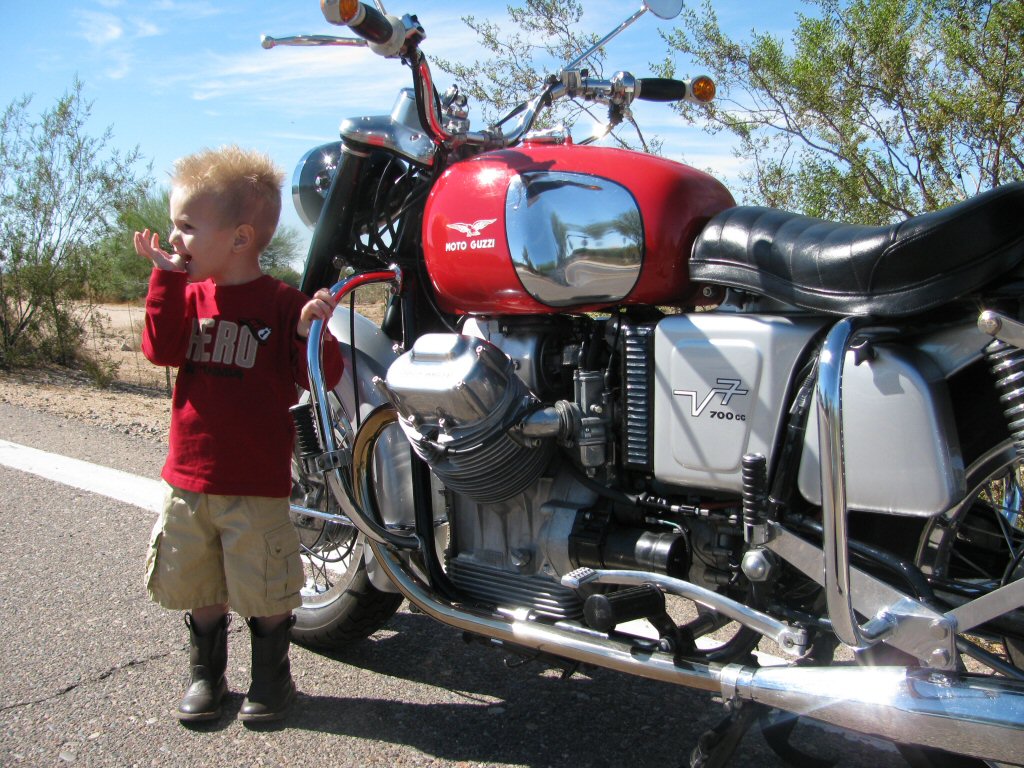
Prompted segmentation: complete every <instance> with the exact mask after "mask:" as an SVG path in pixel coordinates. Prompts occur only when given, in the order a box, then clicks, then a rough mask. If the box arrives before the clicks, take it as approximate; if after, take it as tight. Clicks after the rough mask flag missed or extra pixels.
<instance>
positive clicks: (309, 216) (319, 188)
mask: <svg viewBox="0 0 1024 768" xmlns="http://www.w3.org/2000/svg"><path fill="white" fill-rule="evenodd" d="M340 159H341V142H340V141H332V142H330V143H328V144H321V145H320V146H319V147H314V148H313V149H311V150H309V152H307V153H306V154H304V155H303V156H302V159H301V160H299V163H298V165H296V166H295V173H294V174H292V201H293V202H294V203H295V210H296V211H298V214H299V218H300V219H302V221H303V222H304V223H305V224H306V226H307V227H309V228H310V229H312V228H313V227H315V226H316V222H317V220H318V219H319V218H320V211H321V210H322V209H323V207H324V200H326V199H327V193H328V192H329V191H330V189H331V183H332V182H333V181H334V175H335V174H336V173H337V172H338V162H339V161H340Z"/></svg>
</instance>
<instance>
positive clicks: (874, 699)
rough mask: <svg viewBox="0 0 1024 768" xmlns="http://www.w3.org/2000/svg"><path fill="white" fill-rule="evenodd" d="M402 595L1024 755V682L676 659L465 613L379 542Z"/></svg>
mask: <svg viewBox="0 0 1024 768" xmlns="http://www.w3.org/2000/svg"><path fill="white" fill-rule="evenodd" d="M370 546H371V548H372V549H373V553H374V555H375V557H376V558H377V562H378V563H379V564H380V565H381V567H383V568H384V570H385V572H386V573H387V576H388V577H389V578H390V579H391V581H392V582H393V583H394V584H395V586H397V587H398V589H399V591H400V592H401V593H402V594H403V595H404V596H405V597H406V598H407V599H408V600H409V602H411V603H413V604H414V605H415V606H416V607H417V608H419V609H420V610H422V611H423V612H424V613H425V614H427V615H428V616H430V617H431V618H433V619H436V620H437V621H439V622H441V623H443V624H447V625H449V626H452V627H455V628H456V629H460V630H463V631H465V632H471V633H474V634H478V635H483V636H485V637H489V638H494V639H496V640H500V641H502V642H505V643H509V644H511V645H514V646H519V647H523V648H528V649H531V650H534V651H539V652H543V653H547V654H550V655H552V656H558V657H561V658H566V659H570V660H573V661H578V662H581V663H584V664H592V665H594V666H597V667H603V668H605V669H612V670H615V671H618V672H624V673H626V674H629V675H636V676H638V677H644V678H648V679H651V680H659V681H661V682H666V683H673V684H675V685H682V686H685V687H687V688H694V689H697V690H702V691H710V692H713V693H721V695H722V697H723V698H724V699H725V700H726V701H736V700H739V701H751V702H756V703H758V704H764V705H765V706H768V707H775V708H778V709H782V710H785V711H787V712H792V713H794V714H798V715H802V716H805V717H809V718H812V719H814V720H820V721H822V722H825V723H830V724H832V725H837V726H839V727H842V728H846V729H848V730H851V731H857V732H859V733H863V734H866V735H869V736H877V737H879V738H883V739H888V740H890V741H896V742H900V743H904V744H917V745H919V746H924V747H934V748H937V749H943V750H946V751H949V752H956V753H959V754H964V755H970V756H972V757H977V758H981V759H983V760H995V761H999V762H1009V763H1014V764H1016V763H1018V762H1020V761H1021V760H1022V759H1024V684H1021V683H1018V682H1016V681H1011V680H1006V679H1005V678H981V677H970V676H961V677H956V676H952V675H947V674H945V673H937V672H935V671H931V670H907V669H904V668H903V667H761V668H755V667H745V666H743V665H741V664H730V665H728V666H724V667H723V666H719V665H717V664H712V665H706V664H696V663H691V662H685V661H678V662H677V661H676V660H675V659H673V657H672V656H671V655H670V654H667V653H663V652H660V651H650V652H648V651H643V652H638V651H637V649H636V648H635V647H633V646H632V645H630V644H628V643H624V642H621V641H618V640H614V639H612V638H609V637H608V636H607V635H604V634H601V633H598V632H591V631H589V630H587V629H585V628H582V627H570V626H568V625H549V624H541V623H540V622H536V621H532V620H530V619H529V618H528V617H527V616H526V613H525V612H523V613H522V614H519V615H504V614H500V613H497V614H495V613H488V612H484V611H476V610H473V609H466V608H461V607H456V606H454V605H451V604H449V603H447V602H446V601H444V600H443V599H441V598H439V597H437V596H435V595H434V594H433V593H432V592H430V591H429V590H428V589H427V588H425V587H424V586H423V585H422V584H421V583H420V582H419V581H418V580H417V579H415V578H414V577H412V576H411V575H410V574H409V573H407V571H406V570H405V569H404V568H403V566H402V562H401V560H400V559H399V558H398V557H397V556H396V555H395V554H394V552H392V551H391V550H390V549H388V548H387V547H385V546H383V545H381V544H379V543H376V542H370Z"/></svg>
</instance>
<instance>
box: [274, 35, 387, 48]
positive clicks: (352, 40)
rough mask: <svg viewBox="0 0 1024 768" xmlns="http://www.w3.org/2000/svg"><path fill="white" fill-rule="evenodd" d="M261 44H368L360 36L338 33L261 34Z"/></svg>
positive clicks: (361, 46) (275, 45) (360, 45)
mask: <svg viewBox="0 0 1024 768" xmlns="http://www.w3.org/2000/svg"><path fill="white" fill-rule="evenodd" d="M260 45H262V46H263V47H264V48H276V47H277V46H279V45H293V46H314V45H345V46H351V47H359V48H365V47H366V46H367V42H366V41H365V40H363V39H362V38H360V37H337V36H336V35H290V36H288V37H271V36H270V35H261V36H260Z"/></svg>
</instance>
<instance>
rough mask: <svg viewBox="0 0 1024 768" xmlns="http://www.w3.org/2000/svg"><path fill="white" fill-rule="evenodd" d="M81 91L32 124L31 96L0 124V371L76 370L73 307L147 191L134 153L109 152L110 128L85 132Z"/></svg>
mask: <svg viewBox="0 0 1024 768" xmlns="http://www.w3.org/2000/svg"><path fill="white" fill-rule="evenodd" d="M82 87H83V86H82V83H81V82H80V81H78V80H77V79H76V80H75V82H74V83H73V84H72V86H71V88H70V90H69V91H68V92H67V93H65V94H64V95H63V96H62V97H61V98H59V99H58V100H57V101H56V103H55V104H54V105H53V107H51V108H50V109H47V110H45V111H43V112H42V113H41V114H40V115H38V117H35V116H33V115H32V114H31V113H30V106H31V97H30V96H25V97H22V98H20V99H16V100H15V101H13V102H12V103H11V104H9V105H8V106H7V108H6V109H5V110H4V112H3V115H2V117H0V365H10V364H11V363H12V362H15V361H17V360H19V359H23V358H25V357H27V356H30V355H31V354H32V353H42V354H44V355H46V356H48V357H50V358H52V359H53V360H55V361H56V362H59V363H62V364H70V363H72V362H73V361H74V359H75V357H76V353H77V351H78V349H79V346H80V340H81V336H82V334H83V333H84V326H83V322H84V319H83V315H82V313H80V312H77V311H76V309H75V306H74V305H73V304H72V300H74V299H80V298H83V297H84V296H86V289H87V286H88V277H89V269H90V267H91V265H92V264H93V261H94V253H95V251H94V248H95V246H96V245H97V244H98V243H101V242H102V241H103V240H104V238H106V237H108V236H109V235H110V234H111V233H112V232H113V231H115V230H116V227H117V224H118V216H119V215H120V214H121V213H122V212H123V211H125V210H126V209H127V208H129V207H130V206H131V205H132V202H133V201H135V200H138V199H139V198H140V197H142V196H143V193H144V191H145V189H146V187H147V184H148V181H147V180H146V177H139V176H138V175H137V173H136V170H135V168H136V165H137V164H138V163H139V161H140V153H139V150H138V148H135V149H133V150H131V151H129V152H126V153H121V152H118V151H115V150H112V149H110V148H109V144H110V141H111V137H112V131H111V129H110V128H107V129H106V131H104V132H103V133H102V134H100V135H99V136H90V135H89V134H88V133H87V123H88V120H89V115H90V111H91V104H90V103H88V102H86V101H85V100H84V99H83V96H82ZM147 172H148V169H147Z"/></svg>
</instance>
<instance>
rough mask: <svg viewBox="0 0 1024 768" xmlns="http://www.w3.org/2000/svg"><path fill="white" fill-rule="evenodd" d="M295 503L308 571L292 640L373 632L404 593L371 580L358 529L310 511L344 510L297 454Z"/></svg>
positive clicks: (346, 640) (353, 637) (334, 644)
mask: <svg viewBox="0 0 1024 768" xmlns="http://www.w3.org/2000/svg"><path fill="white" fill-rule="evenodd" d="M330 397H331V401H332V403H331V404H332V406H333V408H334V410H335V411H336V412H337V409H339V408H340V407H341V406H340V404H339V403H338V401H337V399H335V398H334V396H333V394H332V395H330ZM291 502H292V510H291V520H292V525H293V526H294V527H295V530H296V532H297V533H298V535H299V543H300V550H299V554H300V556H301V559H302V567H303V571H304V575H305V583H304V584H303V587H302V592H301V594H302V606H301V607H299V608H296V609H295V611H294V613H295V625H294V626H293V627H292V632H291V636H292V639H293V640H294V641H295V642H297V643H300V644H302V645H305V646H308V647H312V648H321V649H326V650H332V649H338V648H341V647H343V646H345V645H348V644H351V643H354V642H357V641H359V640H362V639H364V638H366V637H368V636H369V635H371V634H373V633H374V632H376V631H377V630H378V629H380V628H381V627H383V626H384V625H385V624H386V623H387V622H388V620H389V619H390V618H391V616H392V615H394V613H395V611H397V610H398V607H399V606H400V605H401V604H402V596H401V595H400V594H397V593H390V592H382V591H381V590H379V589H377V588H376V587H374V586H373V584H372V583H371V582H370V576H369V574H368V573H367V572H366V561H365V558H364V557H363V554H364V549H365V547H366V541H365V537H364V536H363V535H362V534H361V533H359V531H357V530H356V529H355V528H354V527H353V526H351V525H345V524H341V523H335V522H329V521H326V520H323V519H322V518H318V517H316V516H314V515H312V514H309V512H310V511H311V510H316V511H320V512H329V513H332V514H340V509H339V508H338V504H337V502H336V501H335V500H334V498H333V497H332V496H331V493H330V491H329V490H328V488H327V485H326V483H325V482H324V478H323V476H320V475H317V476H314V475H310V474H307V473H306V472H305V471H304V470H303V469H302V463H301V462H300V461H299V460H298V459H297V458H295V457H293V460H292V496H291Z"/></svg>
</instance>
